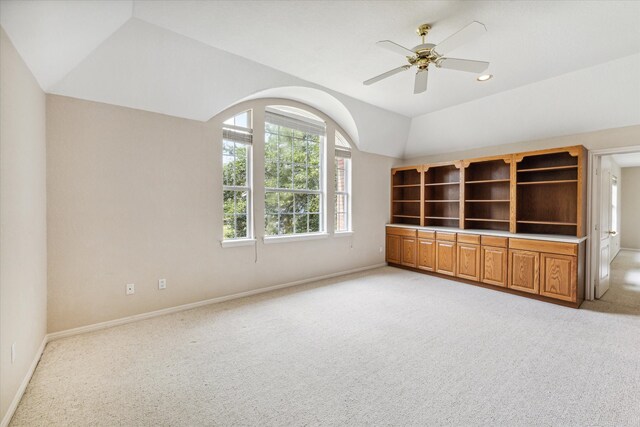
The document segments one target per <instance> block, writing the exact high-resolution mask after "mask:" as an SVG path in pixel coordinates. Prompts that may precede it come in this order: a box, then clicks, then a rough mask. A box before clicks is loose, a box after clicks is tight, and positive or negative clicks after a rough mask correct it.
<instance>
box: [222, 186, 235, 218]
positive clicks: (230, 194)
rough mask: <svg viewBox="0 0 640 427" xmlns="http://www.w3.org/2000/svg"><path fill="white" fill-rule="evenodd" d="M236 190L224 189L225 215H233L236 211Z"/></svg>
mask: <svg viewBox="0 0 640 427" xmlns="http://www.w3.org/2000/svg"><path fill="white" fill-rule="evenodd" d="M235 194H236V192H235V191H223V208H224V214H225V215H233V214H235V212H236V207H235Z"/></svg>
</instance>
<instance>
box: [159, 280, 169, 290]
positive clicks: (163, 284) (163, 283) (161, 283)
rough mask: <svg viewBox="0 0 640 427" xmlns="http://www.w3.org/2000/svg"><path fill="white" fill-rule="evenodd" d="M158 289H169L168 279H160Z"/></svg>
mask: <svg viewBox="0 0 640 427" xmlns="http://www.w3.org/2000/svg"><path fill="white" fill-rule="evenodd" d="M158 289H167V279H160V280H158Z"/></svg>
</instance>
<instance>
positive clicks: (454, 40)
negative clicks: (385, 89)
mask: <svg viewBox="0 0 640 427" xmlns="http://www.w3.org/2000/svg"><path fill="white" fill-rule="evenodd" d="M430 29H431V25H429V24H422V25H420V26H419V27H418V29H417V31H416V32H417V33H418V35H419V36H420V37H422V43H421V44H419V45H417V46H416V47H414V48H413V49H407V48H406V47H403V46H400V45H399V44H397V43H394V42H392V41H391V40H382V41H379V42H377V43H376V45H377V46H380V47H381V48H384V49H387V50H390V51H391V52H395V53H399V54H401V55H404V56H406V58H407V61H408V62H409V63H408V64H406V65H403V66H401V67H398V68H394V69H393V70H390V71H387V72H386V73H382V74H380V75H379V76H376V77H374V78H371V79H369V80H366V81H364V84H365V85H366V86H368V85H371V84H373V83H376V82H379V81H380V80H382V79H386V78H387V77H391V76H393V75H394V74H398V73H400V72H402V71H405V70H408V69H409V68H411V67H413V66H414V65H415V66H416V67H417V68H418V71H416V80H415V84H414V87H413V93H414V94H417V93H422V92H424V91H426V90H427V77H428V75H429V65H430V64H434V65H435V66H436V68H448V69H450V70H458V71H466V72H469V73H482V72H483V71H484V70H486V69H487V68H488V67H489V63H488V62H484V61H473V60H471V59H456V58H445V57H444V56H443V55H445V54H446V53H447V52H450V51H452V50H454V49H455V48H457V47H458V46H461V45H463V44H464V43H467V42H469V41H471V40H473V39H474V38H475V37H478V36H481V35H482V34H484V33H485V32H486V31H487V29H486V27H485V26H484V24H482V23H480V22H478V21H473V22H472V23H471V24H469V25H467V26H466V27H464V28H462V29H461V30H459V31H458V32H457V33H455V34H453V35H451V36H449V38H447V39H445V40H444V41H442V42H441V43H440V44H438V45H434V44H432V43H425V42H424V38H425V37H426V36H427V33H428V32H429V30H430Z"/></svg>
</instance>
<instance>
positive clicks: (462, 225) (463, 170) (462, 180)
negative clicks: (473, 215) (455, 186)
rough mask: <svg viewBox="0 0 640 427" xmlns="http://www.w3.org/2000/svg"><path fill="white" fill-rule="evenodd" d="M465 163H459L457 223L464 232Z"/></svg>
mask: <svg viewBox="0 0 640 427" xmlns="http://www.w3.org/2000/svg"><path fill="white" fill-rule="evenodd" d="M464 164H465V162H464V161H460V212H459V213H460V220H459V222H458V224H459V226H460V228H462V229H463V230H464V228H465V224H464V215H465V213H464V206H465V203H464V201H465V200H466V196H465V194H464V187H465V185H464V182H465V181H466V180H467V179H466V177H465V175H466V173H465V172H466V170H467V166H469V165H467V166H465V165H464Z"/></svg>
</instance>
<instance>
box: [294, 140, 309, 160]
mask: <svg viewBox="0 0 640 427" xmlns="http://www.w3.org/2000/svg"><path fill="white" fill-rule="evenodd" d="M293 162H294V163H298V164H306V163H307V142H306V141H305V140H304V139H302V138H296V139H295V140H294V141H293Z"/></svg>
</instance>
